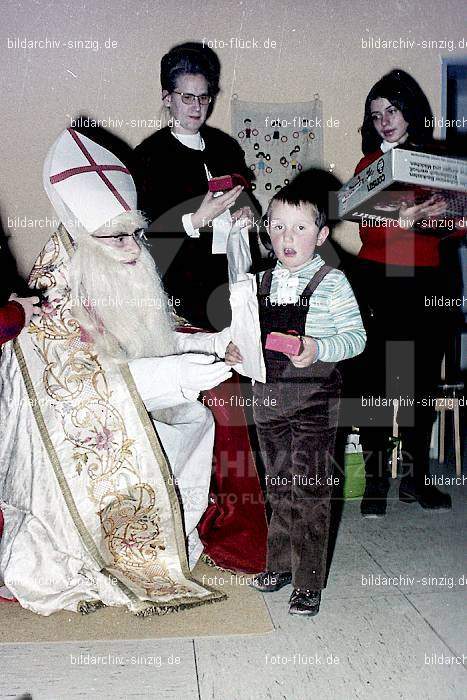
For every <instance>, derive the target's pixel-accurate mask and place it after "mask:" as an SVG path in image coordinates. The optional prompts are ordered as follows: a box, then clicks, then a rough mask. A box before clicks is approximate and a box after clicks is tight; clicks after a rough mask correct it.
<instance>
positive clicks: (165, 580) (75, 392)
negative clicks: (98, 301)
mask: <svg viewBox="0 0 467 700" xmlns="http://www.w3.org/2000/svg"><path fill="white" fill-rule="evenodd" d="M66 262H67V257H66V254H65V252H64V251H63V249H62V248H61V246H60V240H59V238H58V236H57V234H55V235H54V236H52V238H51V239H50V241H49V243H48V244H47V245H46V247H45V248H44V250H43V251H42V253H41V255H40V256H39V258H38V260H37V262H36V264H35V266H34V268H33V270H32V272H31V276H30V285H31V286H33V287H35V288H38V289H42V290H47V292H48V294H47V299H46V301H45V302H44V303H43V304H42V305H41V313H40V315H39V316H38V317H37V319H36V320H35V321H34V323H31V324H30V326H29V329H28V330H29V333H30V335H31V340H32V342H33V346H34V348H35V351H36V352H37V354H38V355H39V357H40V359H41V361H42V363H43V365H44V371H43V381H44V389H45V391H46V393H47V395H48V396H49V397H50V402H51V405H52V407H53V409H54V410H55V412H56V414H57V415H58V417H59V419H60V422H61V424H62V427H63V431H64V436H65V440H66V441H67V442H68V443H69V444H71V446H72V450H73V452H72V457H73V459H74V462H75V473H76V475H77V477H78V478H79V477H80V476H81V474H82V473H83V472H84V474H85V477H86V479H87V480H86V488H87V493H88V496H89V498H90V499H91V500H92V502H93V503H94V505H95V507H96V512H97V514H98V515H99V518H100V522H101V527H102V532H103V533H104V539H105V543H106V547H107V549H108V552H109V553H110V555H111V558H112V560H113V561H112V563H110V564H109V565H108V568H109V567H111V568H112V569H115V570H116V571H117V572H118V571H120V572H121V573H122V574H123V575H124V576H125V577H126V578H127V579H128V580H130V581H133V582H134V583H135V584H136V585H137V586H138V587H139V588H141V589H143V590H144V591H145V592H146V595H148V596H157V597H159V596H161V595H163V596H165V595H167V596H174V595H186V594H189V593H190V589H189V588H188V587H187V586H185V585H182V584H180V583H177V582H176V581H174V580H173V578H172V577H171V576H170V573H169V570H168V568H167V566H166V564H165V563H164V561H163V559H162V558H161V556H160V553H162V552H164V551H165V549H166V543H165V539H164V535H163V533H162V532H161V527H160V515H159V512H158V509H157V507H156V493H155V491H154V488H153V487H152V486H151V485H149V484H143V483H135V482H138V481H139V478H140V476H139V470H138V467H137V458H136V454H135V451H134V440H133V439H132V438H131V437H129V435H128V434H127V431H126V428H125V423H124V420H123V417H122V415H121V414H120V412H119V411H118V410H117V409H116V408H115V406H113V405H112V403H111V391H110V389H109V386H108V383H107V380H106V374H105V371H104V369H103V367H102V366H101V364H100V363H99V360H98V358H97V355H96V354H95V353H94V352H93V347H92V345H91V344H89V343H88V342H86V340H85V339H82V337H81V328H80V325H79V323H78V321H77V320H76V319H74V318H73V317H72V314H71V312H70V306H71V300H70V289H69V286H68V283H67V279H66V275H65V264H66Z"/></svg>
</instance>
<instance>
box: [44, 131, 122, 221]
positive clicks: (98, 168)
mask: <svg viewBox="0 0 467 700" xmlns="http://www.w3.org/2000/svg"><path fill="white" fill-rule="evenodd" d="M67 131H68V133H69V134H70V136H71V137H72V139H73V140H74V142H75V143H76V145H77V146H78V148H79V149H80V151H81V153H82V154H83V155H84V156H85V158H86V159H87V160H88V162H89V165H82V166H80V167H77V168H69V169H68V170H63V171H62V172H61V173H57V174H56V175H51V176H50V184H51V185H55V184H57V182H62V180H67V179H68V178H69V177H73V176H74V175H81V174H82V173H96V175H98V176H99V177H100V178H101V180H102V182H103V183H104V184H105V185H106V186H107V187H108V188H109V190H110V191H111V192H112V194H113V195H114V197H115V198H116V199H117V200H118V202H119V203H120V204H121V206H122V207H123V208H124V209H125V211H130V210H131V207H130V206H129V204H128V203H127V202H126V201H125V200H124V199H123V197H122V195H121V194H120V192H119V191H118V190H117V188H116V187H115V186H114V185H113V184H112V183H111V181H110V180H109V178H108V177H107V176H106V175H105V173H104V171H105V170H107V171H109V170H118V171H119V172H121V173H126V174H127V175H130V176H131V173H130V171H129V170H128V168H125V166H124V165H99V164H98V163H96V161H95V160H94V158H93V157H92V155H91V154H90V153H89V151H88V149H87V148H86V146H85V145H84V143H83V142H82V141H81V139H80V137H79V134H78V133H77V132H76V131H75V130H74V129H72V128H68V129H67Z"/></svg>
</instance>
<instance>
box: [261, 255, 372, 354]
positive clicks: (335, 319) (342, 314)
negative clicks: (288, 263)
mask: <svg viewBox="0 0 467 700" xmlns="http://www.w3.org/2000/svg"><path fill="white" fill-rule="evenodd" d="M323 265H324V260H323V259H322V258H321V257H320V256H319V255H318V254H317V253H315V256H314V257H313V258H312V259H311V260H310V262H309V263H308V264H307V265H305V267H303V268H302V269H301V270H297V272H291V273H290V275H286V277H284V278H282V279H280V278H279V277H280V274H281V273H279V276H278V275H277V274H274V273H275V272H276V270H277V271H279V270H285V271H286V272H287V268H286V267H285V266H284V265H283V264H282V263H281V262H280V261H277V264H276V267H275V268H274V272H273V277H272V281H271V291H270V299H271V302H276V303H284V302H283V299H284V292H283V289H282V288H283V286H284V284H286V285H287V286H288V288H289V290H291V292H289V293H291V297H290V302H289V303H294V302H296V301H298V299H299V297H300V294H301V293H302V292H303V290H304V289H305V287H306V286H307V284H308V282H309V281H310V279H311V278H312V277H313V275H314V274H315V272H317V271H318V270H319V268H320V267H322V266H323ZM263 274H264V273H260V279H261V278H262V275H263ZM282 274H283V275H284V273H282ZM287 278H288V279H290V280H293V279H294V278H298V284H297V283H296V282H295V283H293V282H292V283H290V282H288V281H286V280H287ZM278 297H279V299H280V300H281V301H280V302H278ZM305 335H308V336H310V337H312V338H314V339H315V340H316V342H317V344H318V357H317V358H316V359H317V360H321V361H322V362H340V361H341V360H345V359H348V358H349V357H355V355H359V354H360V353H361V352H362V351H363V349H364V347H365V343H366V333H365V329H364V327H363V323H362V317H361V316H360V310H359V308H358V304H357V300H356V299H355V296H354V293H353V291H352V287H351V286H350V284H349V282H348V280H347V277H346V276H345V274H344V273H343V272H342V271H341V270H331V272H328V274H327V275H326V277H325V278H324V279H323V280H322V282H321V283H320V284H319V285H318V287H317V289H316V290H315V292H314V293H313V295H312V296H311V297H310V305H309V310H308V313H307V317H306V322H305Z"/></svg>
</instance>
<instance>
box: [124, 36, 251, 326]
mask: <svg viewBox="0 0 467 700" xmlns="http://www.w3.org/2000/svg"><path fill="white" fill-rule="evenodd" d="M219 75H220V64H219V60H218V58H217V56H216V54H215V53H214V52H213V51H212V50H211V49H209V48H207V47H203V46H202V45H201V44H198V43H187V44H182V45H180V46H176V47H174V48H172V49H171V50H170V51H169V52H168V53H167V54H166V55H165V56H163V58H162V61H161V87H162V99H163V104H164V107H165V108H166V110H167V114H168V116H169V117H170V118H169V124H170V126H167V127H165V128H162V129H160V130H159V131H157V132H156V133H154V134H152V135H151V136H150V137H149V138H147V139H145V141H143V142H142V143H141V144H140V145H139V146H138V147H137V148H136V149H135V152H134V162H133V167H132V170H133V176H134V178H135V182H136V186H137V189H138V194H139V206H140V208H141V209H143V210H144V211H145V212H146V214H147V215H148V216H149V218H150V220H151V221H152V222H153V223H152V225H151V227H150V234H149V235H150V237H151V240H152V244H153V245H152V248H153V251H152V252H153V255H154V258H155V260H156V262H157V263H158V265H159V269H160V271H161V273H162V275H163V281H164V285H165V287H166V289H167V292H168V294H169V297H173V298H174V303H175V304H176V307H175V311H176V312H177V313H178V314H179V315H181V316H184V317H185V318H186V319H187V320H188V321H190V322H191V323H192V324H194V325H197V326H201V327H203V328H208V329H209V328H215V329H216V330H220V329H221V328H223V327H224V326H225V325H226V324H228V323H229V320H230V307H229V301H228V289H227V281H228V274H227V260H226V256H225V254H224V255H223V254H213V253H212V245H213V236H214V238H215V237H216V234H217V230H218V229H221V228H222V226H223V225H224V227H225V226H227V228H228V227H229V223H230V213H229V209H230V207H233V206H234V205H235V206H236V207H237V210H236V211H235V212H234V214H233V216H232V218H233V219H234V220H235V219H238V218H241V217H244V216H250V217H251V216H252V212H251V210H250V208H249V207H250V205H252V200H251V198H250V197H248V196H247V195H246V193H245V192H244V191H243V190H244V188H243V187H242V186H241V185H238V186H237V187H234V188H233V189H232V190H230V191H228V192H225V193H224V194H222V195H220V196H214V195H213V193H211V192H209V191H208V179H209V178H210V177H219V176H221V175H232V174H233V173H238V174H240V175H241V176H242V177H243V178H244V181H245V186H248V185H249V182H250V180H251V179H252V174H251V171H250V170H249V169H248V168H247V166H246V164H245V159H244V154H243V151H242V149H241V148H240V146H239V145H238V143H237V142H236V141H235V140H234V139H233V138H232V137H230V136H228V135H227V134H225V133H224V132H222V131H220V130H219V129H214V128H211V127H209V126H206V124H205V122H206V119H207V118H208V116H209V115H210V114H211V112H212V109H213V105H214V102H215V98H216V96H217V94H218V92H219ZM247 188H248V187H247ZM255 204H256V205H257V203H256V201H255V202H254V203H253V205H255Z"/></svg>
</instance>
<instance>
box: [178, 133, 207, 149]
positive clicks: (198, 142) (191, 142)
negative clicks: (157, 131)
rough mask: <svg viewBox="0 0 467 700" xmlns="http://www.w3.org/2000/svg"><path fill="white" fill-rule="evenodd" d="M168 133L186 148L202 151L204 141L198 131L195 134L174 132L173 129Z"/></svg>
mask: <svg viewBox="0 0 467 700" xmlns="http://www.w3.org/2000/svg"><path fill="white" fill-rule="evenodd" d="M170 133H171V134H172V136H175V138H176V139H177V141H180V143H183V145H184V146H187V148H191V149H192V150H194V151H204V141H203V139H202V138H201V134H200V133H199V131H198V132H197V133H196V134H176V133H175V131H171V132H170Z"/></svg>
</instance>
